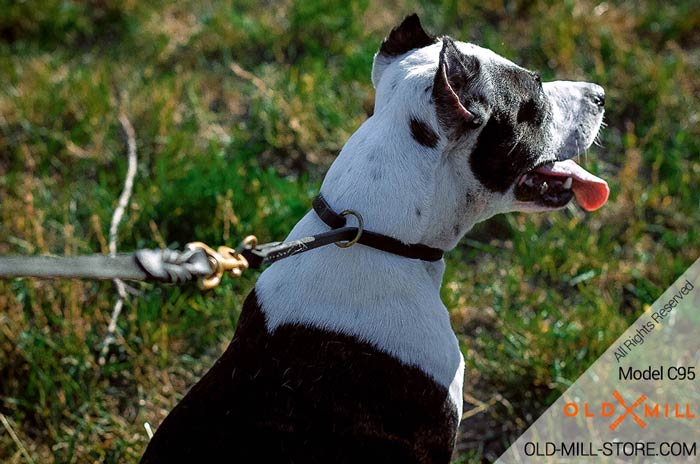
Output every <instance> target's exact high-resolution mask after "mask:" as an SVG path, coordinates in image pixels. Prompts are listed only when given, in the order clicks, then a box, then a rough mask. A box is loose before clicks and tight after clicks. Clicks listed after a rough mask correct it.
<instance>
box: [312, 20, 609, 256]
mask: <svg viewBox="0 0 700 464" xmlns="http://www.w3.org/2000/svg"><path fill="white" fill-rule="evenodd" d="M372 82H373V84H374V87H375V89H376V98H375V110H374V115H373V116H372V117H371V118H370V119H369V120H368V121H367V122H366V123H365V124H364V125H363V127H362V128H360V130H359V131H358V132H357V133H356V134H355V135H354V136H353V137H352V138H351V139H350V140H349V141H348V144H347V145H346V147H345V148H344V150H343V153H341V156H340V157H339V158H338V160H336V163H334V165H333V166H332V167H331V171H330V172H329V176H328V177H327V182H325V183H324V186H323V189H322V190H324V189H325V190H336V193H337V195H336V197H339V198H340V202H341V203H343V200H342V199H343V198H346V199H348V201H346V203H348V204H349V206H350V207H357V206H358V205H357V201H358V198H354V199H353V200H352V201H350V200H349V199H350V197H351V196H355V195H351V193H350V191H355V192H357V190H358V186H360V187H364V188H363V189H361V190H364V191H361V192H360V193H359V196H360V197H361V196H373V198H372V200H371V204H368V205H363V207H364V208H365V209H369V210H370V211H373V210H375V209H376V210H378V211H383V212H382V213H379V214H380V215H383V216H384V217H386V216H387V215H392V214H396V213H394V212H392V211H399V214H398V216H400V217H396V218H393V219H395V220H391V221H389V222H390V223H391V224H392V225H391V226H387V227H388V229H385V230H381V231H382V232H384V233H388V234H390V235H394V236H397V238H399V239H401V240H404V241H407V242H421V243H425V244H430V245H433V246H439V247H441V248H451V247H453V246H454V245H455V244H456V243H457V241H458V240H459V238H460V237H461V236H462V235H463V234H464V233H465V232H466V231H467V230H468V229H469V228H471V227H472V226H473V225H474V224H475V223H477V222H479V221H482V220H484V219H486V218H488V217H490V216H492V215H494V214H497V213H502V212H507V211H528V212H532V211H547V210H553V209H557V208H561V207H562V206H564V205H566V204H567V203H568V202H569V201H571V200H572V198H574V197H575V198H576V199H577V201H578V203H579V204H580V205H581V206H582V207H583V208H584V209H586V210H589V211H592V210H595V209H597V208H599V207H600V206H602V205H603V204H604V203H605V201H606V200H607V197H608V193H609V190H608V187H607V184H606V183H605V181H603V180H602V179H599V178H598V177H596V176H594V175H592V174H590V173H588V172H587V171H586V170H584V169H583V168H581V167H580V166H578V165H577V164H576V163H575V162H574V161H572V160H571V158H574V157H576V156H578V155H580V154H581V153H583V152H584V151H585V150H586V149H588V147H589V146H590V145H591V144H592V143H593V141H594V139H595V137H596V135H597V133H598V130H599V128H600V125H601V122H602V119H603V112H604V111H603V106H604V102H605V97H604V91H603V89H602V88H601V87H600V86H598V85H595V84H590V83H584V82H568V81H557V82H548V83H542V82H541V81H540V78H539V76H538V74H536V73H534V72H531V71H528V70H527V69H524V68H522V67H520V66H518V65H516V64H514V63H512V62H510V61H508V60H507V59H505V58H503V57H501V56H499V55H497V54H495V53H493V52H492V51H490V50H487V49H484V48H481V47H478V46H476V45H472V44H468V43H463V42H458V41H455V40H453V39H451V38H449V37H446V36H445V37H442V38H435V37H433V36H431V35H429V34H427V33H426V32H425V31H424V30H423V28H422V27H421V24H420V21H419V19H418V17H417V16H416V15H413V16H409V17H407V18H406V19H405V20H404V21H403V23H401V24H400V25H399V26H398V27H396V28H395V29H393V30H392V31H391V33H390V34H389V35H388V36H387V38H386V39H385V40H384V42H383V43H382V44H381V47H380V49H379V51H378V52H377V54H376V55H375V59H374V64H373V68H372ZM347 152H350V154H348V155H346V153H347ZM380 157H381V158H380ZM377 158H380V162H381V161H383V165H381V168H378V167H377ZM355 167H356V168H357V169H356V170H355V174H354V175H351V173H352V172H353V169H354V168H355ZM358 171H359V173H358ZM363 171H364V172H363ZM379 172H381V173H384V174H385V175H382V176H381V177H380V176H379V175H378V174H377V173H379ZM362 175H364V176H366V177H365V179H366V181H365V180H362V177H361V176H362ZM341 176H344V179H345V182H343V181H341ZM328 179H330V180H328ZM329 183H334V184H341V185H340V186H338V185H328V184H329ZM373 183H374V184H380V185H379V186H377V185H375V186H374V187H373V186H372V184H373ZM342 184H346V185H347V186H349V187H351V188H350V190H348V187H343V186H342ZM402 184H403V186H402ZM338 189H339V190H340V191H339V192H338V191H337V190H338ZM327 196H328V195H327ZM331 196H332V194H331ZM377 228H379V229H382V228H383V227H382V225H381V224H377ZM392 229H393V230H392Z"/></svg>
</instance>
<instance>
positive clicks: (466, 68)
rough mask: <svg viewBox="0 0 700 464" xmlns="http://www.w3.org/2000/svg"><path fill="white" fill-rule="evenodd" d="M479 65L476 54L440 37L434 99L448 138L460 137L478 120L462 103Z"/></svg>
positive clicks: (473, 81) (476, 75)
mask: <svg viewBox="0 0 700 464" xmlns="http://www.w3.org/2000/svg"><path fill="white" fill-rule="evenodd" d="M479 68H480V64H479V60H478V59H477V58H475V57H471V56H467V55H464V54H463V53H462V52H460V51H459V50H458V49H457V47H456V46H455V43H454V41H453V40H452V39H451V38H449V37H443V38H442V50H441V51H440V61H439V63H438V69H437V73H436V74H435V79H434V81H433V101H434V102H435V110H436V112H437V118H438V121H439V122H440V125H441V126H442V128H443V129H444V130H445V131H446V132H447V134H448V135H449V136H450V137H451V138H459V137H461V136H462V135H464V133H466V132H467V131H468V130H469V129H472V128H474V127H478V126H479V124H481V121H480V119H479V118H478V117H477V116H476V115H474V114H473V113H472V112H471V111H469V110H468V109H467V108H465V106H464V104H463V102H464V101H465V98H464V97H465V96H467V95H468V94H469V92H470V91H471V90H472V88H473V86H474V83H475V82H476V80H477V78H478V76H479Z"/></svg>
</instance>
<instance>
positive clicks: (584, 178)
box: [536, 160, 610, 211]
mask: <svg viewBox="0 0 700 464" xmlns="http://www.w3.org/2000/svg"><path fill="white" fill-rule="evenodd" d="M536 172H539V173H540V174H544V175H550V176H564V177H571V178H572V179H573V184H572V186H571V189H572V190H573V191H574V195H576V201H578V203H579V204H580V205H581V207H583V209H585V210H586V211H595V210H597V209H598V208H600V207H601V206H603V205H604V204H605V202H606V201H608V196H609V195H610V188H609V187H608V183H607V182H605V181H604V180H603V179H601V178H600V177H596V176H594V175H593V174H591V173H590V172H588V171H586V170H585V169H583V168H582V167H581V166H579V165H578V164H576V163H575V162H574V161H573V160H566V161H557V162H555V163H550V164H546V165H544V166H542V167H541V168H539V169H537V170H536Z"/></svg>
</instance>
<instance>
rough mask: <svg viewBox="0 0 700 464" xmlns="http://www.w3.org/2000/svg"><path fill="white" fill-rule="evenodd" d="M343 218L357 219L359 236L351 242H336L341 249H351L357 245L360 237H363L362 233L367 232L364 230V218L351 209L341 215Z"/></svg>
mask: <svg viewBox="0 0 700 464" xmlns="http://www.w3.org/2000/svg"><path fill="white" fill-rule="evenodd" d="M340 215H341V216H347V215H352V216H355V217H356V218H357V235H355V238H353V239H352V240H350V241H349V242H335V244H336V246H339V247H340V248H350V247H351V246H353V245H354V244H356V243H357V241H358V240H360V237H362V232H363V231H364V230H365V229H364V222H363V221H362V216H361V215H360V213H358V212H356V211H353V210H351V209H346V210H345V211H343V212H342V213H340Z"/></svg>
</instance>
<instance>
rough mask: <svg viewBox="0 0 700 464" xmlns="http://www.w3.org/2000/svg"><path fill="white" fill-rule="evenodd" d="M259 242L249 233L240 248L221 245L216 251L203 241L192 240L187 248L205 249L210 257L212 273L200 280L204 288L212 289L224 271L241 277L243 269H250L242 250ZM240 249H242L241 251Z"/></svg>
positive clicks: (253, 246)
mask: <svg viewBox="0 0 700 464" xmlns="http://www.w3.org/2000/svg"><path fill="white" fill-rule="evenodd" d="M257 244H258V239H257V238H255V236H254V235H249V236H248V237H246V238H245V239H244V240H243V241H242V242H241V244H240V245H239V246H238V249H236V250H234V249H233V248H230V247H227V246H223V245H222V246H220V247H219V248H218V249H217V250H216V251H215V250H214V249H213V248H211V247H209V246H208V245H206V244H205V243H202V242H192V243H188V244H187V249H189V250H193V249H200V250H204V252H205V253H206V254H207V258H209V265H210V266H211V270H212V272H211V274H209V275H208V276H207V277H204V278H202V279H201V280H200V284H199V285H200V287H201V288H203V289H204V290H209V289H212V288H214V287H216V286H218V285H219V283H221V278H222V277H223V275H224V272H228V274H229V275H230V276H231V277H234V278H235V277H240V276H241V275H242V274H243V271H245V270H246V269H248V260H246V259H245V258H244V257H243V255H241V251H243V250H244V249H245V248H255V247H256V246H257ZM239 250H240V251H239Z"/></svg>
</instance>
